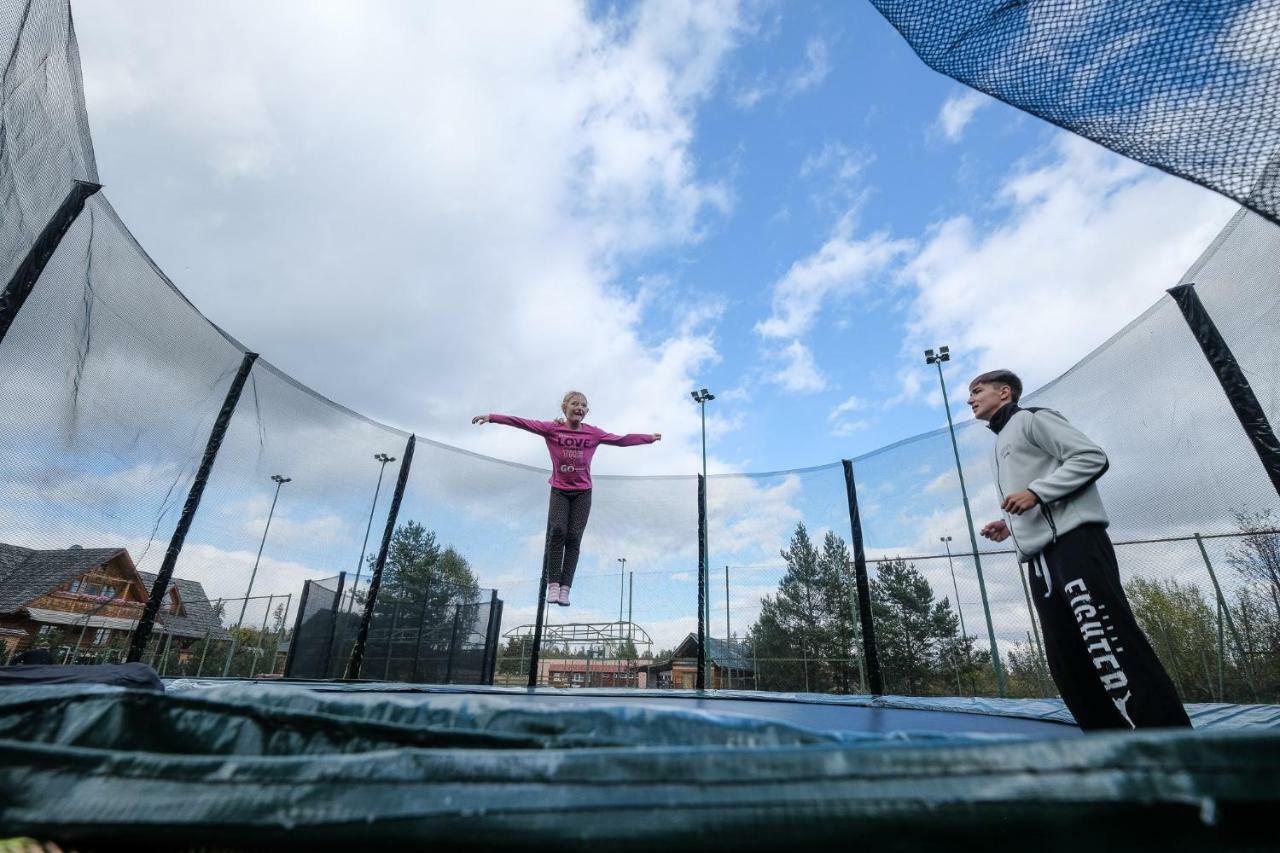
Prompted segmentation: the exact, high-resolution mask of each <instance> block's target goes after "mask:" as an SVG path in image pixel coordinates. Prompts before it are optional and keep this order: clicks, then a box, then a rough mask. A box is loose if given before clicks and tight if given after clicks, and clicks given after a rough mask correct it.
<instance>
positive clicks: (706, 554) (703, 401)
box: [689, 388, 716, 681]
mask: <svg viewBox="0 0 1280 853" xmlns="http://www.w3.org/2000/svg"><path fill="white" fill-rule="evenodd" d="M689 396H690V397H692V398H693V401H694V402H695V403H697V404H698V407H699V408H700V409H701V412H702V498H703V502H704V507H705V501H706V494H707V492H706V483H707V403H709V402H710V401H712V400H714V399H715V398H716V395H715V394H712V393H711V392H710V391H708V390H707V389H706V388H701V389H699V390H697V391H690V392H689ZM709 526H710V525H708V524H705V523H704V524H703V526H702V530H701V535H700V541H699V543H698V544H699V546H700V547H701V550H702V556H703V560H702V561H701V564H700V566H699V572H698V589H699V596H698V599H699V609H700V610H701V611H702V613H700V614H699V615H700V617H701V618H702V620H703V622H704V624H705V626H706V630H708V631H710V630H711V596H710V595H708V594H707V593H708V589H707V586H708V583H709V579H708V578H707V573H708V567H709V566H710V561H711V551H710V548H709V547H708V544H707V527H709ZM703 661H704V665H705V657H704V659H703ZM706 675H707V673H705V672H704V673H702V676H703V678H704V679H706ZM706 680H708V681H709V680H710V679H706Z"/></svg>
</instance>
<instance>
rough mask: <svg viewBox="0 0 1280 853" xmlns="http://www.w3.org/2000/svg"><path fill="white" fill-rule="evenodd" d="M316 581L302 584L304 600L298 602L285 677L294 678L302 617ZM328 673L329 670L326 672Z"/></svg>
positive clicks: (286, 661)
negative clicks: (294, 665)
mask: <svg viewBox="0 0 1280 853" xmlns="http://www.w3.org/2000/svg"><path fill="white" fill-rule="evenodd" d="M313 583H314V581H304V582H303V584H302V598H300V599H299V600H298V613H297V615H296V616H294V617H293V634H292V635H291V636H290V638H289V654H287V655H285V658H284V677H285V678H292V677H293V664H294V662H295V661H296V660H297V659H298V638H299V637H301V636H302V616H303V614H304V613H306V612H307V600H308V599H309V598H310V597H311V585H312V584H313ZM328 666H329V659H328V658H325V667H326V668H327V667H328ZM325 671H326V672H327V671H328V670H327V669H326V670H325Z"/></svg>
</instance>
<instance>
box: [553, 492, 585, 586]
mask: <svg viewBox="0 0 1280 853" xmlns="http://www.w3.org/2000/svg"><path fill="white" fill-rule="evenodd" d="M590 515H591V490H590V489H583V490H581V491H572V492H571V491H567V490H565V489H552V490H551V505H550V507H548V509H547V551H546V556H545V561H546V562H545V566H546V575H547V583H558V584H563V585H564V586H572V585H573V573H574V572H575V571H577V569H578V549H579V547H581V545H582V531H584V530H586V529H587V518H588V516H590Z"/></svg>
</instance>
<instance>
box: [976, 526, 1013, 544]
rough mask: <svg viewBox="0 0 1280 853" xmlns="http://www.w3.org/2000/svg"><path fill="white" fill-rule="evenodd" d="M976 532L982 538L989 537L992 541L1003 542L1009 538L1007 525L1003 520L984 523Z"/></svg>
mask: <svg viewBox="0 0 1280 853" xmlns="http://www.w3.org/2000/svg"><path fill="white" fill-rule="evenodd" d="M978 533H980V534H981V535H982V536H983V538H985V539H990V540H991V541H993V542H1003V541H1004V540H1006V539H1008V538H1009V525H1007V524H1005V523H1004V521H993V522H991V523H990V524H987V525H984V526H983V528H982V529H981V530H979V531H978Z"/></svg>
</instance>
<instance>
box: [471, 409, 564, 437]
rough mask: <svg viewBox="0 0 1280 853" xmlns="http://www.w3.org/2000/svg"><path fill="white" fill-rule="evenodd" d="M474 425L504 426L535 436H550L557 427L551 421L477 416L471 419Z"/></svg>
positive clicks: (512, 416)
mask: <svg viewBox="0 0 1280 853" xmlns="http://www.w3.org/2000/svg"><path fill="white" fill-rule="evenodd" d="M471 423H473V424H502V425H503V426H513V427H516V428H517V429H522V430H525V431H527V432H531V433H533V434H535V435H543V436H545V435H550V434H551V432H552V431H554V430H555V427H556V425H555V424H554V423H553V422H551V421H535V420H532V419H531V418H517V417H515V416H514V415H498V414H489V415H476V416H475V417H474V418H472V419H471Z"/></svg>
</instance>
